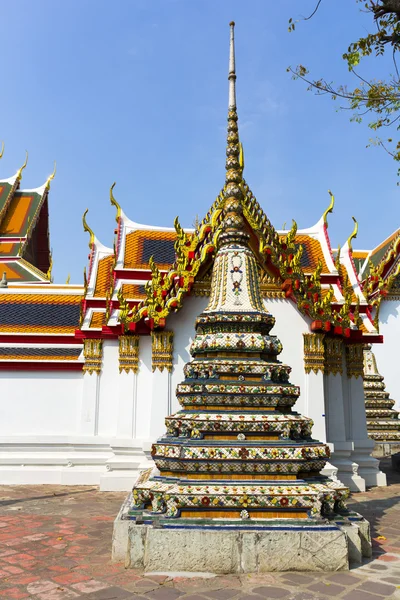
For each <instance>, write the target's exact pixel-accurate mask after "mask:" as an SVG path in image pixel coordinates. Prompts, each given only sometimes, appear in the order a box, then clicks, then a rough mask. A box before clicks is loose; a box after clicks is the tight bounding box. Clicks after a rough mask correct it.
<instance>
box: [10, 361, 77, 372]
mask: <svg viewBox="0 0 400 600" xmlns="http://www.w3.org/2000/svg"><path fill="white" fill-rule="evenodd" d="M82 369H83V363H78V362H63V363H62V362H60V363H49V362H46V361H32V362H7V361H0V371H82Z"/></svg>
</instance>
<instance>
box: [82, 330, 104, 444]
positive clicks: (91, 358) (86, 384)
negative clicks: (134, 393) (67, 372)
mask: <svg viewBox="0 0 400 600" xmlns="http://www.w3.org/2000/svg"><path fill="white" fill-rule="evenodd" d="M83 356H84V358H85V364H84V365H83V390H82V394H83V396H82V414H81V423H80V432H81V434H82V435H97V434H98V419H99V414H98V413H99V391H100V389H99V375H100V373H101V366H102V361H103V340H101V339H86V340H84V343H83Z"/></svg>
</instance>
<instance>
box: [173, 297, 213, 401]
mask: <svg viewBox="0 0 400 600" xmlns="http://www.w3.org/2000/svg"><path fill="white" fill-rule="evenodd" d="M208 301H209V298H208V297H201V296H199V297H196V296H189V297H187V298H185V300H184V304H183V307H182V309H181V310H180V311H179V312H177V313H174V314H172V315H170V316H169V317H168V329H171V330H172V331H173V332H174V359H173V360H174V369H173V372H172V377H171V408H172V412H176V411H177V410H180V408H181V406H180V404H179V402H178V400H177V398H176V394H175V391H176V386H177V385H178V383H181V382H182V381H183V378H184V376H183V367H184V366H185V364H186V363H187V362H189V361H190V360H191V358H192V357H191V355H190V353H189V349H190V344H191V343H192V340H193V338H194V335H195V329H194V324H195V321H196V318H197V317H198V316H199V314H200V313H201V312H203V310H204V309H205V308H206V307H207V304H208Z"/></svg>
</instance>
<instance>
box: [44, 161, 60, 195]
mask: <svg viewBox="0 0 400 600" xmlns="http://www.w3.org/2000/svg"><path fill="white" fill-rule="evenodd" d="M56 171H57V163H56V161H54V169H53V172H52V173H51V175H49V176H48V178H47V181H46V183H45V184H44V188H45V190H47V191H49V189H50V184H51V182H52V181H53V179H54V177H55V176H56Z"/></svg>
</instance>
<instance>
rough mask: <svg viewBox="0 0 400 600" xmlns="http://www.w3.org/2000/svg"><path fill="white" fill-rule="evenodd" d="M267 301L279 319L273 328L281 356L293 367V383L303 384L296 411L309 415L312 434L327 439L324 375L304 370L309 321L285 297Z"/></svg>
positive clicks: (269, 307)
mask: <svg viewBox="0 0 400 600" xmlns="http://www.w3.org/2000/svg"><path fill="white" fill-rule="evenodd" d="M264 304H265V306H266V308H267V310H268V311H269V312H271V313H272V315H273V316H274V317H275V319H276V323H275V325H274V327H273V329H272V330H271V334H272V335H277V336H278V338H279V339H280V341H281V342H282V345H283V350H282V353H281V354H280V355H279V356H278V359H279V360H281V361H282V362H283V363H285V364H287V365H289V366H291V367H292V372H291V374H290V382H291V383H293V384H294V385H298V386H300V397H299V399H298V400H297V402H296V404H295V406H294V407H293V410H295V411H297V412H299V413H301V414H303V415H305V416H307V417H310V418H311V419H313V421H314V427H313V436H314V437H315V438H317V439H319V440H321V441H325V440H326V423H325V407H324V393H323V389H324V388H323V378H322V374H321V373H317V374H315V373H313V372H311V373H309V374H307V373H306V372H305V370H304V339H303V333H309V332H310V329H309V325H310V321H309V319H307V318H306V317H305V316H304V315H302V314H301V313H300V311H299V310H298V308H297V306H296V305H295V304H294V303H293V302H291V301H290V300H286V299H284V298H267V299H265V300H264Z"/></svg>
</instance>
